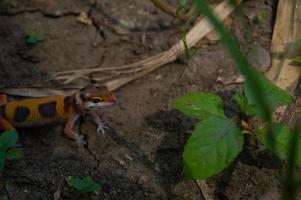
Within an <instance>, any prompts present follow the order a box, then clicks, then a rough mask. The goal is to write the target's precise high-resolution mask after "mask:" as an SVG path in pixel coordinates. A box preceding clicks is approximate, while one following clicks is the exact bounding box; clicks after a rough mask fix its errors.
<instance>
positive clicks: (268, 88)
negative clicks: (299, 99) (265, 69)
mask: <svg viewBox="0 0 301 200" xmlns="http://www.w3.org/2000/svg"><path fill="white" fill-rule="evenodd" d="M256 76H257V79H258V81H259V83H260V85H261V87H262V91H264V93H263V95H264V98H265V100H266V103H267V106H269V108H270V110H271V111H273V110H274V109H275V108H277V107H279V106H282V105H287V104H289V103H290V102H291V101H292V98H291V96H290V95H288V94H287V93H286V92H285V91H284V90H282V89H280V88H279V87H277V86H276V85H275V84H273V83H272V82H271V81H270V80H268V79H267V78H265V77H264V75H262V74H260V73H256ZM251 84H252V83H251V82H250V81H248V80H246V81H245V83H244V92H245V94H246V97H247V99H248V102H249V104H255V102H256V101H255V96H254V94H253V93H252V92H251ZM255 106H256V104H255ZM258 111H259V112H261V111H260V110H258ZM258 114H259V115H260V116H262V114H261V113H258Z"/></svg>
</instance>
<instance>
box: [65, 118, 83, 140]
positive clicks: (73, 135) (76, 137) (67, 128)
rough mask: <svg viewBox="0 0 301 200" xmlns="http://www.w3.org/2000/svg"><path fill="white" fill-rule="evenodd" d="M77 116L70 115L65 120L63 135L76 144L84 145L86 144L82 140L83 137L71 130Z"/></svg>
mask: <svg viewBox="0 0 301 200" xmlns="http://www.w3.org/2000/svg"><path fill="white" fill-rule="evenodd" d="M78 117H79V115H78V114H72V115H71V116H69V117H68V118H67V123H66V125H65V128H64V133H65V134H66V135H68V136H69V137H70V138H72V139H74V140H75V141H76V143H77V144H86V142H85V141H84V140H83V136H82V135H79V134H78V133H76V132H74V131H73V130H72V128H73V126H74V123H75V121H76V120H77V119H78Z"/></svg>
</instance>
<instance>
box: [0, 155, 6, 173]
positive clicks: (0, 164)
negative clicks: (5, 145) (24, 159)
mask: <svg viewBox="0 0 301 200" xmlns="http://www.w3.org/2000/svg"><path fill="white" fill-rule="evenodd" d="M5 158H6V152H5V151H0V174H1V173H2V172H3V170H4V165H5Z"/></svg>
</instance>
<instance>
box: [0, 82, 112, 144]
mask: <svg viewBox="0 0 301 200" xmlns="http://www.w3.org/2000/svg"><path fill="white" fill-rule="evenodd" d="M115 103H116V97H115V96H114V94H112V93H111V92H110V91H109V90H108V88H107V86H105V85H103V86H98V85H96V84H93V83H89V84H87V85H86V86H84V87H82V88H81V89H79V90H78V91H77V92H75V93H74V94H73V95H70V96H47V97H41V98H29V99H21V100H13V101H11V102H8V103H5V104H4V105H2V106H1V107H0V128H1V129H4V130H9V129H14V127H16V128H17V127H35V126H43V125H46V124H49V123H53V122H59V121H63V120H67V123H66V125H65V128H64V133H65V134H66V135H67V136H69V137H70V138H72V139H74V140H75V141H76V142H77V143H78V144H81V143H85V141H84V140H83V136H81V135H79V134H78V133H76V132H74V131H73V130H72V128H73V125H74V123H75V121H76V120H77V119H78V118H79V116H81V115H84V114H86V113H87V114H90V115H91V117H92V119H93V120H94V122H95V123H96V124H97V126H98V128H97V131H98V132H102V133H104V132H105V129H106V128H107V127H106V126H105V124H104V123H103V122H102V120H101V118H100V117H99V116H98V114H97V113H96V110H97V109H101V108H105V107H108V106H111V105H114V104H115Z"/></svg>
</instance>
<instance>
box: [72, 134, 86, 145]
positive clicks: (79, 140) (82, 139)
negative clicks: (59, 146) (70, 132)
mask: <svg viewBox="0 0 301 200" xmlns="http://www.w3.org/2000/svg"><path fill="white" fill-rule="evenodd" d="M75 142H76V144H78V145H81V144H87V142H86V141H85V140H84V137H83V136H82V135H79V136H77V137H76V139H75Z"/></svg>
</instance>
